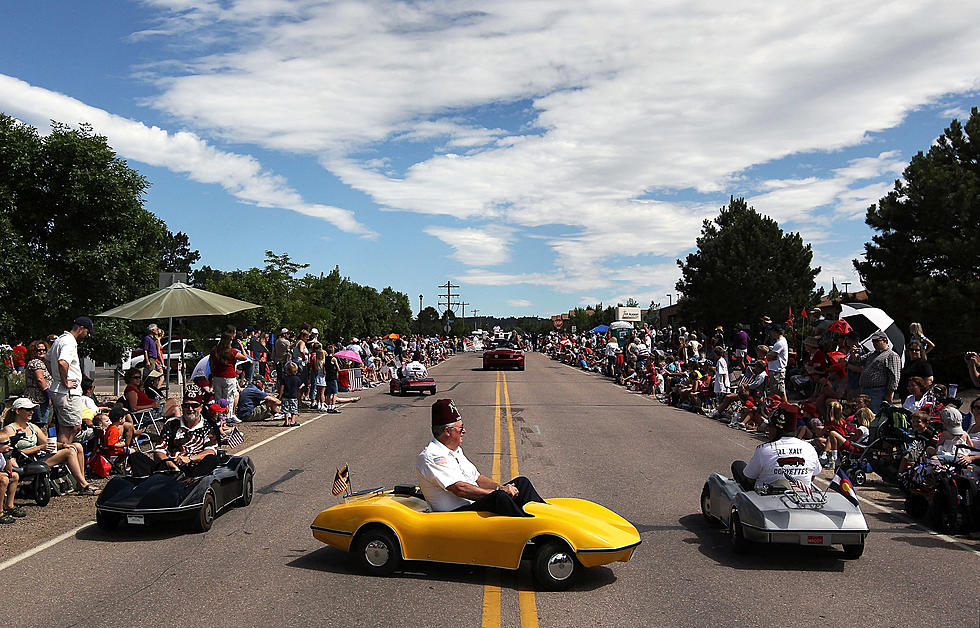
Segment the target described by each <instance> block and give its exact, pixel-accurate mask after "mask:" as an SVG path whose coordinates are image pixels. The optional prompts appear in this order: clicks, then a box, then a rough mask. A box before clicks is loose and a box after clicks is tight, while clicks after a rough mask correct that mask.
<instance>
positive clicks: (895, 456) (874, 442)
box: [855, 404, 913, 484]
mask: <svg viewBox="0 0 980 628" xmlns="http://www.w3.org/2000/svg"><path fill="white" fill-rule="evenodd" d="M910 415H911V412H909V411H908V410H906V409H905V408H901V407H897V406H892V405H889V404H882V406H881V409H880V410H878V415H877V416H876V417H875V420H874V421H872V422H871V428H870V435H869V436H868V445H867V447H865V448H864V453H862V454H861V456H860V457H859V458H858V459H857V461H856V462H855V464H856V465H857V466H859V467H861V468H865V467H867V466H870V467H871V468H872V469H873V470H874V472H875V473H877V474H878V475H880V476H881V479H883V480H884V481H886V482H889V483H891V484H895V483H897V482H898V473H899V471H900V469H901V467H902V459H903V458H904V457H905V456H906V454H907V452H908V447H909V444H910V443H911V442H912V440H913V439H912V436H911V435H910V433H909V431H908V430H909V416H910ZM865 463H867V464H865Z"/></svg>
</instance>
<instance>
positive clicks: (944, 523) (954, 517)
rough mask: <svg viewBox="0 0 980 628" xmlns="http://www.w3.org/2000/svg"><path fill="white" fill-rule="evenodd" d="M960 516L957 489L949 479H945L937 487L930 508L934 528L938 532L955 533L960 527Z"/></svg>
mask: <svg viewBox="0 0 980 628" xmlns="http://www.w3.org/2000/svg"><path fill="white" fill-rule="evenodd" d="M958 515H959V512H958V508H957V504H956V488H955V487H954V486H953V483H952V482H951V481H950V480H949V479H948V478H946V479H943V480H942V481H941V482H940V483H939V486H938V487H936V494H935V495H934V496H933V498H932V504H931V506H930V512H929V518H930V519H931V521H932V526H933V527H934V528H935V529H936V532H955V531H956V530H957V528H958V527H959V521H958V520H959V516H958Z"/></svg>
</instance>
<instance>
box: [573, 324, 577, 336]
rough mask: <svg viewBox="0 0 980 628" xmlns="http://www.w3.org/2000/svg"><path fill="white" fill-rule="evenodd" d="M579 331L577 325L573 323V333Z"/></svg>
mask: <svg viewBox="0 0 980 628" xmlns="http://www.w3.org/2000/svg"><path fill="white" fill-rule="evenodd" d="M577 331H578V329H576V328H575V325H572V333H573V334H574V333H575V332H577Z"/></svg>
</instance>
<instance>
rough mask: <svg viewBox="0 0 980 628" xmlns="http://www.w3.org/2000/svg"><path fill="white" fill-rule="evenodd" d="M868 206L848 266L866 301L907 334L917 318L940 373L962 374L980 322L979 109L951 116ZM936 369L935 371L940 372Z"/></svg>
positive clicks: (931, 356)
mask: <svg viewBox="0 0 980 628" xmlns="http://www.w3.org/2000/svg"><path fill="white" fill-rule="evenodd" d="M902 177H903V178H902V179H899V180H898V181H896V182H895V187H894V189H892V191H891V192H889V193H888V194H887V195H886V196H885V197H884V198H882V199H881V200H879V201H878V203H876V204H875V205H872V206H871V207H870V208H869V209H868V213H867V216H866V222H867V224H868V226H869V227H871V229H873V230H874V231H875V235H874V236H873V237H872V239H871V242H868V243H866V244H865V247H864V248H865V255H864V259H863V260H855V261H854V267H855V268H856V269H857V271H858V273H859V274H860V277H861V281H862V283H864V286H865V287H866V288H867V289H868V291H869V293H870V298H871V301H872V302H873V303H874V304H875V305H877V306H879V307H881V308H883V309H884V310H885V311H887V312H888V313H889V314H891V316H892V317H893V318H895V320H896V321H897V322H898V323H899V324H900V325H901V326H902V327H903V328H904V330H905V331H906V333H907V330H908V324H909V323H911V322H919V323H922V325H923V328H924V330H925V333H926V335H927V336H928V337H929V338H930V339H931V340H932V341H933V342H935V343H936V349H935V351H933V352H932V353H930V355H929V359H930V361H932V362H934V367H937V366H938V367H939V370H940V373H941V374H943V375H945V376H947V377H950V378H954V381H955V379H961V378H962V377H963V372H962V371H963V364H962V354H963V353H964V352H965V351H966V350H967V349H975V347H973V346H972V345H971V343H973V342H975V340H976V338H975V336H976V329H977V327H978V325H980V308H978V307H977V306H976V303H977V302H978V299H980V275H978V271H977V269H978V268H980V113H978V112H977V108H976V107H974V108H973V111H972V113H971V115H970V119H969V120H968V121H967V122H966V124H965V125H963V124H961V123H960V122H959V121H958V120H953V121H952V122H951V123H950V125H949V128H947V129H946V130H945V132H944V133H943V134H942V135H941V136H940V137H939V139H938V140H937V141H936V142H935V144H933V145H932V147H930V148H929V150H928V152H926V153H922V152H919V153H918V154H917V155H915V157H913V158H912V160H911V162H910V163H909V165H908V167H907V168H906V169H905V171H904V172H903V173H902ZM940 373H937V376H939V375H940Z"/></svg>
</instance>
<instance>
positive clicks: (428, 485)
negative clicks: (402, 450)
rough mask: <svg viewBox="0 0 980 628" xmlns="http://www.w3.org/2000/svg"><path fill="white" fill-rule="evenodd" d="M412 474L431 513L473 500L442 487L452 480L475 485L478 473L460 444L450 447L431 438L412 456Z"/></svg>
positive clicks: (457, 506)
mask: <svg viewBox="0 0 980 628" xmlns="http://www.w3.org/2000/svg"><path fill="white" fill-rule="evenodd" d="M415 473H416V475H417V476H418V481H419V488H421V489H422V494H423V495H425V501H427V502H429V505H430V506H431V507H432V510H434V511H435V512H448V511H450V510H456V509H457V508H459V507H461V506H466V505H468V504H472V503H473V501H472V500H469V499H463V498H462V497H457V496H456V495H453V494H452V493H450V492H449V491H447V490H446V487H447V486H452V485H453V484H455V483H456V482H466V483H468V484H472V485H474V486H476V485H477V484H476V480H477V478H479V477H480V472H479V471H477V470H476V467H475V466H474V465H473V463H472V462H470V461H469V460H467V459H466V456H464V455H463V448H462V447H457V448H456V449H455V450H450V449H449V448H448V447H446V446H445V445H443V444H442V443H440V442H439V441H438V440H437V439H435V438H433V439H432V440H431V441H429V444H428V445H426V446H425V449H423V450H422V451H421V452H419V455H418V457H417V458H416V459H415Z"/></svg>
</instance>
